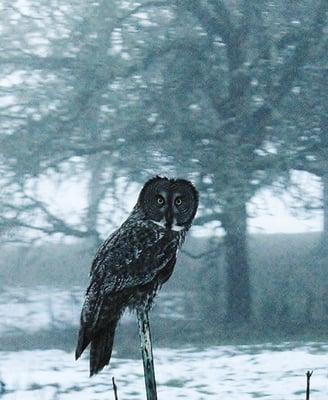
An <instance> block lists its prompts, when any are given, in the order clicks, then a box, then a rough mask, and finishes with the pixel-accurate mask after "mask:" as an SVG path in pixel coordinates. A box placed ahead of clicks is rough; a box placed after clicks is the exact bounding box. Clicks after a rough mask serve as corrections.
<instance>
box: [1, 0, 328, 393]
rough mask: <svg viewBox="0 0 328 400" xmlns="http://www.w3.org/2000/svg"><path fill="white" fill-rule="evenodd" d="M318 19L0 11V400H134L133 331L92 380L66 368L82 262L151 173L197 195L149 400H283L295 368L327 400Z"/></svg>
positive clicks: (326, 121)
mask: <svg viewBox="0 0 328 400" xmlns="http://www.w3.org/2000/svg"><path fill="white" fill-rule="evenodd" d="M327 9H328V2H327V1H326V0H321V1H319V0H315V1H310V0H304V1H303V0H300V1H293V0H290V1H278V0H277V1H266V0H254V1H247V0H225V1H223V0H200V1H197V0H172V1H160V0H157V1H140V2H134V1H128V0H127V1H122V0H121V1H118V0H103V1H98V0H96V1H92V2H88V1H78V0H76V1H75V0H71V1H67V0H18V1H9V0H2V2H1V3H0V33H1V34H0V66H1V68H0V127H1V131H0V189H1V192H0V193H1V196H0V239H1V243H0V245H1V252H0V398H1V399H2V398H3V399H5V400H14V399H22V398H23V399H46V400H48V399H49V400H55V399H65V400H68V399H77V398H79V399H82V398H85V399H97V400H98V399H105V398H109V397H110V396H112V393H111V382H110V378H111V376H112V375H115V377H116V379H117V384H118V389H119V397H120V398H122V399H140V398H144V397H145V395H144V387H143V378H142V363H141V360H140V355H139V347H138V346H139V345H138V338H137V327H136V321H135V316H134V315H126V316H125V317H124V318H123V321H122V323H121V325H120V327H119V329H118V332H117V335H116V340H115V344H114V358H113V362H112V363H111V367H110V369H106V370H105V372H103V373H102V374H100V375H99V376H97V377H96V378H95V379H93V380H88V378H87V376H88V372H87V368H88V360H87V356H86V357H85V358H84V359H83V360H81V361H79V362H77V363H75V361H74V360H73V349H74V346H75V342H76V336H77V329H78V323H79V314H80V309H81V304H82V298H83V295H84V291H85V288H86V286H87V283H88V274H89V269H90V265H91V261H92V258H93V256H94V254H95V251H96V248H97V246H98V245H99V244H100V243H101V241H102V240H103V239H104V238H106V237H107V236H108V235H109V234H110V233H111V232H112V231H113V230H114V229H115V228H117V227H118V226H119V225H120V224H121V223H122V222H123V220H124V219H125V218H126V217H127V215H128V214H129V212H130V210H131V208H132V207H133V206H134V204H135V202H136V199H137V195H138V192H139V191H140V189H141V187H142V185H143V183H144V182H145V181H146V180H147V179H149V178H150V177H152V176H154V175H157V174H159V175H166V176H169V177H173V176H178V177H184V178H187V179H190V180H192V182H193V183H194V184H195V185H196V187H197V188H198V190H199V192H200V208H199V211H198V214H197V217H196V219H195V223H194V226H193V228H192V229H191V231H190V234H189V237H188V239H187V241H186V243H185V246H184V247H183V249H182V251H181V253H180V257H179V259H178V262H177V265H176V268H175V272H174V274H173V276H172V278H171V280H170V281H169V282H168V283H167V284H166V285H165V286H164V287H163V289H162V291H161V293H160V294H159V295H158V296H157V298H156V301H155V306H154V309H153V311H152V313H151V323H152V330H153V339H154V346H155V349H154V352H155V367H156V372H157V375H158V384H159V396H160V398H165V397H167V398H171V399H175V398H188V399H195V400H200V399H205V398H206V399H217V398H219V397H220V396H223V397H227V398H229V399H230V400H232V399H240V400H241V399H243V400H247V399H252V398H261V397H266V398H267V399H270V400H274V399H275V400H282V399H287V398H288V399H289V400H293V399H299V398H303V397H304V396H303V391H302V390H303V389H304V386H305V378H304V373H305V372H306V370H307V369H315V373H314V376H313V385H314V386H315V390H317V392H316V394H317V395H318V396H321V397H322V396H324V395H326V396H327V395H328V381H327V371H326V365H327V362H326V360H327V351H328V341H327V329H328V303H327V298H328V279H327V267H328V266H327V262H328V136H327V128H328V113H327V107H328V21H327ZM278 380H279V381H280V382H281V384H280V385H279V387H277V385H275V382H277V381H278ZM1 382H2V383H1ZM302 396H303V397H302ZM318 398H319V397H318Z"/></svg>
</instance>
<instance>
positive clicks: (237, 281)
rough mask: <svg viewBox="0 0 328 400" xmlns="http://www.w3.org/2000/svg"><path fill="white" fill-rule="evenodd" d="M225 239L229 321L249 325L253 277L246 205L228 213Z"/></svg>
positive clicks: (232, 209)
mask: <svg viewBox="0 0 328 400" xmlns="http://www.w3.org/2000/svg"><path fill="white" fill-rule="evenodd" d="M224 219H225V222H224V224H223V225H224V229H225V231H226V235H225V238H224V242H225V249H226V250H225V251H226V264H227V319H228V321H231V322H247V321H249V319H250V317H251V295H250V278H249V264H248V249H247V212H246V203H244V204H243V203H241V204H238V205H237V206H236V205H235V206H234V207H233V208H230V209H229V211H228V213H225V218H224Z"/></svg>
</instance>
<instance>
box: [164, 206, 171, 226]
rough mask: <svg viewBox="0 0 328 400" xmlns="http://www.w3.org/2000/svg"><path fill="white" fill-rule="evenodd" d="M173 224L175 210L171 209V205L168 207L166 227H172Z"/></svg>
mask: <svg viewBox="0 0 328 400" xmlns="http://www.w3.org/2000/svg"><path fill="white" fill-rule="evenodd" d="M172 225H173V212H172V210H171V209H170V207H168V209H167V210H166V212H165V227H166V229H171V228H172Z"/></svg>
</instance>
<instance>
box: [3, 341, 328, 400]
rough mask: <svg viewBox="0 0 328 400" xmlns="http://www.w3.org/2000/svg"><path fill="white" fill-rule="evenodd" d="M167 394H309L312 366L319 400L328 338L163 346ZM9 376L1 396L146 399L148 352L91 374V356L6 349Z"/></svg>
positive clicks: (163, 394)
mask: <svg viewBox="0 0 328 400" xmlns="http://www.w3.org/2000/svg"><path fill="white" fill-rule="evenodd" d="M155 363H156V372H157V381H158V392H159V400H161V399H162V400H164V399H166V400H168V399H170V400H173V399H189V400H203V399H204V400H205V399H207V400H210V399H213V400H214V399H216V400H218V399H225V400H237V399H238V400H248V399H258V398H263V399H267V400H296V399H304V398H305V395H304V389H305V380H306V379H305V372H306V371H307V370H308V369H309V370H314V373H313V376H312V379H311V386H312V392H311V400H316V399H318V400H324V399H327V398H328V379H327V372H328V370H327V366H328V343H307V344H303V345H299V344H297V343H284V344H282V345H279V346H276V345H271V344H266V345H252V346H216V347H209V348H206V349H203V350H197V349H195V348H185V349H180V350H176V349H175V350H173V349H158V348H157V349H155ZM0 374H1V379H2V380H3V381H4V382H5V383H6V392H5V393H4V394H3V396H2V397H1V395H0V397H1V400H22V399H24V400H32V399H33V400H55V399H57V400H59V399H60V400H77V399H79V400H105V399H106V400H107V399H113V398H114V396H113V392H112V387H111V377H112V376H115V379H116V383H117V386H118V392H119V393H118V394H119V399H121V400H128V399H131V400H132V399H138V400H141V399H144V398H145V393H144V382H143V373H142V362H141V360H130V359H118V358H116V357H115V353H114V357H113V360H112V364H111V369H110V370H109V369H106V370H105V371H103V372H102V373H101V374H99V375H97V376H95V377H93V378H91V379H90V378H88V360H87V358H84V359H82V360H80V361H78V362H75V361H74V358H73V354H71V353H66V352H64V351H60V350H46V351H39V350H38V351H22V352H0Z"/></svg>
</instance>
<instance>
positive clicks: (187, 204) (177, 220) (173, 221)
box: [137, 176, 198, 231]
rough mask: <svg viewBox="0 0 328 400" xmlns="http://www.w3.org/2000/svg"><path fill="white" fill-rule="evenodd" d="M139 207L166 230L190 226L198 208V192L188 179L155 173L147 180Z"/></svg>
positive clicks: (176, 229)
mask: <svg viewBox="0 0 328 400" xmlns="http://www.w3.org/2000/svg"><path fill="white" fill-rule="evenodd" d="M137 206H138V207H140V208H141V210H142V211H143V213H144V215H145V218H146V219H147V220H151V221H153V222H154V223H156V224H157V225H160V226H162V227H165V228H166V229H172V230H173V231H180V230H182V229H189V228H190V225H191V223H192V220H193V219H194V217H195V214H196V211H197V207H198V192H197V190H196V189H195V187H194V186H193V184H192V183H191V182H189V181H187V180H185V179H168V178H162V177H159V176H156V177H155V178H152V179H150V180H149V181H148V182H146V183H145V185H144V187H143V188H142V190H141V192H140V195H139V198H138V203H137Z"/></svg>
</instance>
